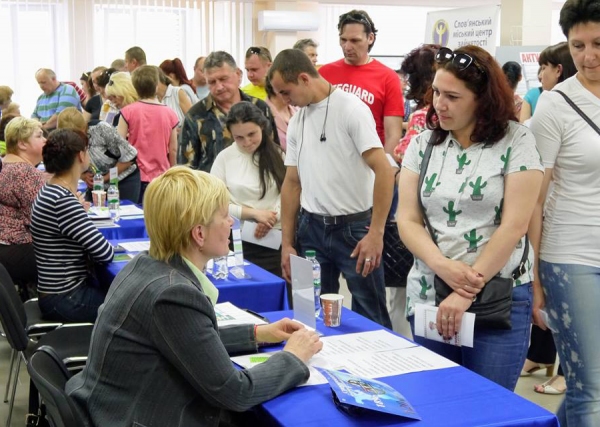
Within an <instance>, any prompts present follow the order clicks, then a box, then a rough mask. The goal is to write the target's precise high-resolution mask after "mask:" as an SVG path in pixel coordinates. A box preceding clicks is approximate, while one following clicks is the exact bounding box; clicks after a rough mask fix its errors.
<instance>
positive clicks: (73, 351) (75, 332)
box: [0, 265, 93, 427]
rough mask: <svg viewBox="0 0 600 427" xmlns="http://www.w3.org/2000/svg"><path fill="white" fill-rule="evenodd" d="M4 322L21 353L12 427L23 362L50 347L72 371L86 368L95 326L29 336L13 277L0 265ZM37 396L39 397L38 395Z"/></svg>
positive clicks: (12, 343) (13, 376)
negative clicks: (37, 339) (42, 347)
mask: <svg viewBox="0 0 600 427" xmlns="http://www.w3.org/2000/svg"><path fill="white" fill-rule="evenodd" d="M0 321H1V323H2V327H3V328H4V333H5V334H6V339H7V340H8V343H9V345H10V346H11V348H12V349H13V350H14V351H15V352H16V353H17V356H16V362H17V363H16V367H15V368H14V369H11V372H10V373H9V376H10V377H11V379H12V392H11V396H10V403H9V405H10V406H9V409H8V418H7V421H6V426H7V427H9V426H10V421H11V418H12V410H13V406H14V403H15V393H16V390H17V383H18V380H19V370H20V369H21V360H23V361H24V362H25V363H28V361H29V358H30V357H31V355H32V354H33V352H34V351H35V350H36V348H38V347H40V346H42V345H49V346H51V347H53V348H54V349H55V350H56V352H57V354H58V355H59V357H60V359H61V360H62V361H63V362H64V363H65V365H67V366H68V367H70V368H71V369H82V368H83V366H84V365H85V362H86V361H87V354H88V350H89V346H90V340H91V335H92V328H93V325H91V324H88V325H63V326H61V327H59V328H57V329H55V330H53V331H51V332H48V333H47V334H45V335H44V336H43V337H41V338H40V340H39V341H37V342H36V341H33V340H32V339H31V338H30V337H29V336H28V335H27V329H26V324H27V316H26V313H25V309H24V307H23V303H22V302H21V299H20V298H19V294H18V293H17V290H16V289H15V286H14V284H13V281H12V279H11V278H10V275H9V274H8V272H7V271H6V269H5V268H4V266H2V265H0ZM71 326H72V327H71ZM19 356H20V357H19ZM35 393H36V395H37V392H35ZM30 409H32V408H30Z"/></svg>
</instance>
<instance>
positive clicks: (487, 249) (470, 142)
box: [398, 46, 543, 390]
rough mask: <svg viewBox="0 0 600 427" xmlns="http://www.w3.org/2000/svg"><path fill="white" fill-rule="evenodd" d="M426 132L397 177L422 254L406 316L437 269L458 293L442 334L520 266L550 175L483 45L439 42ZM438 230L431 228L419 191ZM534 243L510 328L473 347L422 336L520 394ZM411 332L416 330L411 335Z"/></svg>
mask: <svg viewBox="0 0 600 427" xmlns="http://www.w3.org/2000/svg"><path fill="white" fill-rule="evenodd" d="M436 62H437V71H436V74H435V78H434V80H433V84H432V87H433V103H432V106H431V107H430V109H429V111H428V113H427V125H428V128H429V129H433V131H431V130H428V131H425V132H423V133H421V134H420V135H419V136H417V137H416V138H414V139H413V140H412V142H411V143H410V145H409V147H408V149H407V151H406V155H405V157H404V161H403V163H402V166H403V168H402V173H401V174H400V191H399V193H400V203H399V206H400V208H399V211H398V227H399V230H400V235H401V237H402V241H403V242H404V243H405V245H406V246H407V247H408V248H409V249H410V251H411V252H412V253H413V255H414V256H415V263H414V265H413V268H412V269H411V271H410V273H409V276H408V280H407V316H409V320H411V324H413V329H414V321H413V317H412V316H413V315H414V309H415V304H427V305H434V304H435V289H434V286H433V279H434V276H435V275H438V276H439V277H440V278H441V279H442V280H444V281H445V282H446V283H447V284H448V285H449V286H450V287H451V288H452V289H453V291H454V292H452V293H451V294H450V295H449V296H448V297H447V298H446V299H444V300H443V301H442V302H441V303H440V306H439V310H438V314H437V322H436V323H437V329H438V332H439V333H440V335H442V336H443V337H444V338H445V339H449V338H450V337H452V336H454V335H455V334H456V333H457V332H459V330H460V325H461V319H462V317H463V314H464V313H465V311H467V310H468V309H469V308H470V306H471V304H472V302H473V297H474V296H476V295H477V294H478V293H479V292H480V290H481V289H482V288H483V286H485V284H486V283H487V282H488V281H489V280H490V279H492V278H493V277H494V276H496V275H500V276H501V277H504V278H509V277H510V276H511V273H512V271H513V270H514V269H515V268H516V267H517V266H518V265H519V263H520V261H521V258H522V256H523V251H524V248H525V234H526V232H527V227H528V224H529V219H530V218H531V215H532V212H533V208H534V206H535V200H536V198H537V194H538V193H539V189H540V186H541V183H542V179H543V167H542V164H541V161H540V156H539V154H538V152H537V149H536V146H535V140H534V138H533V135H532V134H531V132H530V131H529V130H528V129H527V128H525V127H524V126H522V125H520V124H518V123H517V122H516V117H515V116H514V104H513V96H512V91H511V89H510V87H509V85H508V83H507V81H506V78H505V77H504V74H503V73H502V70H501V68H500V66H499V65H498V64H497V63H496V61H495V60H494V59H493V58H492V57H491V56H490V55H489V53H487V52H486V51H484V50H483V49H481V48H478V47H475V46H465V47H462V48H460V49H458V50H456V51H454V52H453V51H451V50H450V49H448V48H442V49H440V50H439V51H438V53H437V55H436ZM427 144H432V145H433V151H432V153H431V158H430V161H429V165H428V167H427V170H426V174H425V180H424V182H423V186H422V188H420V189H419V188H418V183H419V172H420V168H421V162H422V157H423V153H424V152H425V150H426V147H427ZM417 191H420V192H421V198H422V201H423V205H424V207H425V209H426V212H427V216H428V218H429V221H430V222H431V225H432V227H433V230H434V233H435V238H436V241H437V245H436V243H434V241H433V239H432V238H431V237H430V235H429V233H428V232H427V230H426V229H425V228H424V226H423V224H424V222H423V221H424V220H423V215H422V210H421V207H420V204H419V199H418V193H417ZM533 259H534V257H533V248H532V247H531V246H529V254H528V262H527V271H526V272H525V273H524V274H523V275H522V276H521V277H519V278H518V279H517V280H516V281H515V287H514V289H513V296H512V299H513V303H512V309H511V323H512V329H510V330H498V329H494V330H490V329H483V328H478V327H476V328H475V336H474V346H473V348H469V347H455V346H451V345H449V344H447V343H442V342H437V341H432V340H428V339H424V338H421V337H418V336H417V337H415V340H416V341H417V342H418V343H419V344H421V345H423V346H425V347H428V348H430V349H431V350H433V351H436V352H437V353H440V354H442V355H443V356H445V357H447V358H449V359H451V360H453V361H455V362H457V363H459V364H462V365H463V366H465V367H467V368H469V369H471V370H473V371H475V372H477V373H479V374H480V375H482V376H484V377H487V378H488V379H490V380H492V381H494V382H496V383H498V384H500V385H502V386H504V387H506V388H507V389H510V390H514V387H515V385H516V383H517V379H518V377H519V373H520V371H521V366H522V364H523V362H524V360H525V353H526V351H527V346H528V344H529V329H530V324H531V304H532V298H533V297H532V288H531V281H532V280H533V277H532V265H531V264H532V262H533ZM413 332H414V331H413Z"/></svg>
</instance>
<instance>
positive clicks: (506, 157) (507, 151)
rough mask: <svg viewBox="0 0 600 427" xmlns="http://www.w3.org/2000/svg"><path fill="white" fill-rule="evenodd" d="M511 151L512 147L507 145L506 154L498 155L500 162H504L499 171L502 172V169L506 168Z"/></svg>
mask: <svg viewBox="0 0 600 427" xmlns="http://www.w3.org/2000/svg"><path fill="white" fill-rule="evenodd" d="M511 151H512V147H508V148H507V149H506V155H504V154H503V155H501V156H500V160H502V162H503V163H504V166H502V169H500V173H502V174H504V171H505V170H506V168H507V167H508V160H509V159H510V152H511Z"/></svg>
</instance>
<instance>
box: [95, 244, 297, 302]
mask: <svg viewBox="0 0 600 427" xmlns="http://www.w3.org/2000/svg"><path fill="white" fill-rule="evenodd" d="M129 240H130V241H140V240H142V239H129ZM123 241H127V240H124V239H116V240H112V241H111V243H112V244H113V245H116V244H117V243H119V242H123ZM125 264H126V262H112V263H110V264H108V265H107V267H106V274H107V275H108V276H107V277H106V280H109V281H112V279H114V277H115V276H116V275H117V274H118V273H119V271H121V269H122V268H123V267H124V266H125ZM245 272H246V276H247V277H245V278H243V279H237V278H235V277H234V276H233V275H231V274H230V275H229V277H228V278H227V279H215V278H213V277H212V276H211V275H207V276H208V278H209V279H210V280H211V281H212V282H213V283H214V284H215V286H216V287H217V288H218V289H219V299H218V302H227V301H229V302H231V303H233V304H234V305H236V306H238V307H240V308H248V309H250V310H253V311H256V312H262V311H276V310H287V309H289V305H288V298H287V290H286V286H285V281H284V280H283V279H282V278H280V277H277V276H275V275H273V274H271V273H269V272H268V271H265V270H263V269H262V268H260V267H258V266H257V265H254V264H249V265H246V266H245ZM108 283H110V282H108Z"/></svg>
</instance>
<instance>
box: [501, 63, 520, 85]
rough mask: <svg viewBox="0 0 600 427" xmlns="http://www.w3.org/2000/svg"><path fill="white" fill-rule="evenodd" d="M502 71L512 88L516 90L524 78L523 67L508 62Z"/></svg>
mask: <svg viewBox="0 0 600 427" xmlns="http://www.w3.org/2000/svg"><path fill="white" fill-rule="evenodd" d="M502 71H504V75H505V76H506V78H507V79H508V84H509V85H510V87H511V88H512V89H513V90H515V89H516V88H517V86H518V85H519V80H521V77H523V74H522V73H521V65H519V63H518V62H515V61H508V62H506V63H505V64H504V65H503V66H502Z"/></svg>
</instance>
